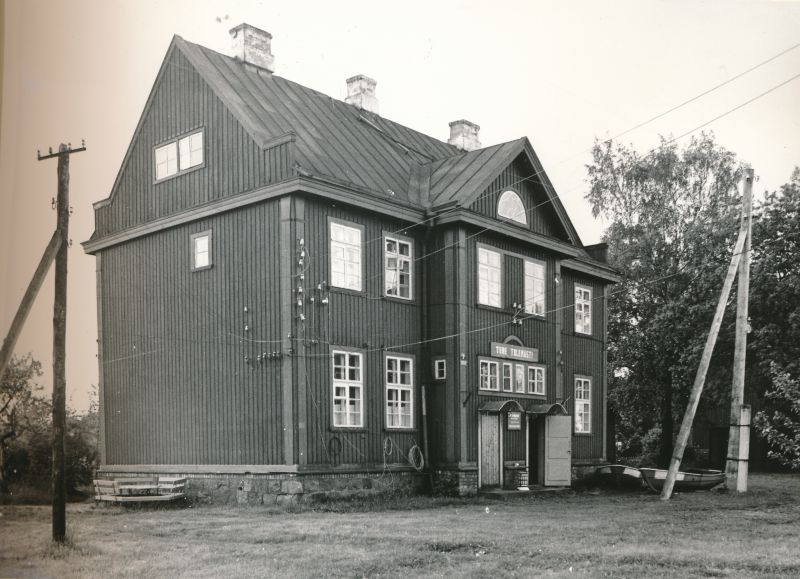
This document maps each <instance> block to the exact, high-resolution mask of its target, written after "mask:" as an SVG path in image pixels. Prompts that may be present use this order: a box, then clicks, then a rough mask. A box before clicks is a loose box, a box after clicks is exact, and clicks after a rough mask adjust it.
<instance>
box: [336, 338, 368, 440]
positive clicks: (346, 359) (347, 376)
mask: <svg viewBox="0 0 800 579" xmlns="http://www.w3.org/2000/svg"><path fill="white" fill-rule="evenodd" d="M362 360H363V357H362V355H361V354H360V353H357V352H341V351H335V350H334V351H333V425H334V426H336V427H344V428H357V427H361V426H363V425H364V373H363V363H362Z"/></svg>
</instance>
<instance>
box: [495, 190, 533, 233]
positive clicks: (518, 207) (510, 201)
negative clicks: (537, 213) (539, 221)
mask: <svg viewBox="0 0 800 579" xmlns="http://www.w3.org/2000/svg"><path fill="white" fill-rule="evenodd" d="M497 216H498V217H504V218H506V219H510V220H512V221H516V222H517V223H521V224H522V225H527V224H528V214H527V213H526V212H525V205H524V204H523V203H522V199H521V198H520V196H519V195H517V194H516V193H515V192H514V191H505V192H503V194H502V195H500V199H499V200H498V201H497Z"/></svg>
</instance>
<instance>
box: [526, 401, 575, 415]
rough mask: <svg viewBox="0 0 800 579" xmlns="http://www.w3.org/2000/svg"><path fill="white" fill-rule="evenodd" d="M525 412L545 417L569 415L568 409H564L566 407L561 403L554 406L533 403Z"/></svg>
mask: <svg viewBox="0 0 800 579" xmlns="http://www.w3.org/2000/svg"><path fill="white" fill-rule="evenodd" d="M525 412H527V413H528V414H537V415H544V416H566V415H567V414H569V412H567V409H566V408H564V405H563V404H561V403H560V402H556V403H554V404H545V403H542V402H532V403H530V404H528V407H527V408H526V409H525Z"/></svg>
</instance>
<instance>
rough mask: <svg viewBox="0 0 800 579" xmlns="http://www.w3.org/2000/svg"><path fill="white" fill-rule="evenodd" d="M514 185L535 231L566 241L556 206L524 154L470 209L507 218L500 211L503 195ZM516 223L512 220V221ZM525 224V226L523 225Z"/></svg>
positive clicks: (506, 169)
mask: <svg viewBox="0 0 800 579" xmlns="http://www.w3.org/2000/svg"><path fill="white" fill-rule="evenodd" d="M509 189H511V190H512V191H516V192H517V193H519V195H520V197H521V198H522V203H523V204H524V205H525V211H526V214H527V218H528V226H527V227H528V229H530V230H531V231H533V232H535V233H540V234H542V235H548V236H551V237H556V238H558V239H561V240H563V241H567V240H568V237H567V234H566V232H565V231H564V228H563V226H562V225H561V224H560V222H559V220H558V217H557V215H556V212H555V209H554V208H553V206H552V204H551V203H550V201H549V200H548V198H547V194H546V193H545V191H544V188H543V186H542V184H541V183H540V181H539V177H538V175H537V174H536V171H535V169H534V168H533V167H532V166H531V164H530V163H529V162H528V160H527V159H524V157H523V156H520V157H518V158H517V160H516V161H514V162H513V163H511V164H510V165H509V166H508V167H506V168H505V169H504V170H503V172H502V173H500V175H499V176H498V177H497V179H495V180H494V181H493V182H492V184H491V185H489V186H488V187H487V188H486V190H485V191H483V192H482V193H481V195H480V196H479V197H478V198H477V199H476V200H475V201H474V202H473V203H472V205H471V206H470V209H471V210H472V211H475V212H477V213H480V214H481V215H486V216H487V217H491V218H493V219H499V220H501V221H508V220H507V219H505V218H503V217H498V215H497V201H498V200H499V198H500V195H501V194H502V193H503V192H505V191H507V190H509ZM509 223H511V224H515V222H513V221H509ZM521 227H524V226H521Z"/></svg>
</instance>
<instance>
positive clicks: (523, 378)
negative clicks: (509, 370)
mask: <svg viewBox="0 0 800 579" xmlns="http://www.w3.org/2000/svg"><path fill="white" fill-rule="evenodd" d="M527 384H528V370H527V367H526V366H525V364H514V393H515V394H525V388H526V386H527Z"/></svg>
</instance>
